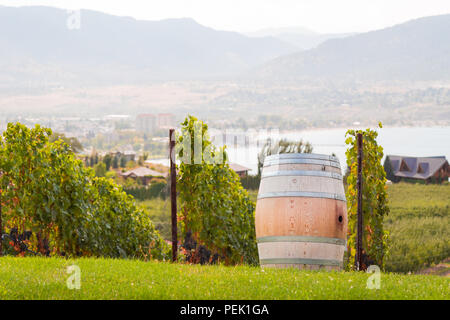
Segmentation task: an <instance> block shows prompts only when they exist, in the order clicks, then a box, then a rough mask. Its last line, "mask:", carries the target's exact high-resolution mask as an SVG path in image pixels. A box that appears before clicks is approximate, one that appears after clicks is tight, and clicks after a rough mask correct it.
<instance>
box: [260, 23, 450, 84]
mask: <svg viewBox="0 0 450 320" xmlns="http://www.w3.org/2000/svg"><path fill="white" fill-rule="evenodd" d="M448 30H450V15H440V16H432V17H425V18H420V19H416V20H411V21H409V22H406V23H403V24H400V25H396V26H393V27H390V28H386V29H382V30H377V31H372V32H367V33H362V34H357V35H353V36H349V37H346V38H342V39H331V40H327V41H325V42H324V43H323V44H321V45H319V46H318V47H317V48H315V49H311V50H308V51H305V52H300V53H295V54H291V55H288V56H285V57H280V58H276V59H274V60H273V61H271V62H269V63H267V64H265V65H264V66H262V67H261V68H259V69H257V70H255V76H256V77H259V78H267V79H269V78H270V79H274V78H276V79H282V80H287V79H305V78H316V79H317V78H319V79H320V78H328V79H332V80H337V79H352V80H355V81H358V80H367V79H369V80H412V81H414V80H421V81H426V80H449V79H450V59H449V56H450V33H449V32H448Z"/></svg>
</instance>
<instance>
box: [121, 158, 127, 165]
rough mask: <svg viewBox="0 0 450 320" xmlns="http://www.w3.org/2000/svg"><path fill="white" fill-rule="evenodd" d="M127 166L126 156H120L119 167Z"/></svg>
mask: <svg viewBox="0 0 450 320" xmlns="http://www.w3.org/2000/svg"><path fill="white" fill-rule="evenodd" d="M126 166H127V158H125V157H120V167H121V168H125V167H126Z"/></svg>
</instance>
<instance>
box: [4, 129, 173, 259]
mask: <svg viewBox="0 0 450 320" xmlns="http://www.w3.org/2000/svg"><path fill="white" fill-rule="evenodd" d="M50 135H51V130H50V129H45V128H41V127H40V126H39V125H36V126H35V128H33V129H28V128H27V127H26V126H24V125H21V124H19V123H17V124H11V123H10V124H8V128H7V130H6V131H5V132H4V133H3V136H2V137H1V138H0V167H1V168H2V175H1V177H0V189H1V191H2V199H1V200H2V205H3V210H2V211H3V212H2V218H3V221H4V225H5V231H6V232H7V233H8V232H10V231H11V230H13V229H14V228H16V229H17V232H18V233H23V232H25V231H31V232H32V237H31V238H30V240H28V245H29V248H31V249H33V250H36V251H39V252H40V253H42V254H45V255H51V254H66V255H73V256H78V255H88V256H92V255H93V256H107V257H148V256H150V255H151V256H153V257H156V258H165V257H166V255H167V250H168V247H167V245H166V244H165V242H164V241H163V240H162V239H161V237H160V236H159V234H158V232H156V231H155V229H154V227H153V224H152V223H151V222H150V220H149V219H148V216H147V215H146V214H145V212H143V210H142V209H139V208H137V207H136V205H135V203H134V200H133V198H132V197H131V196H129V195H127V194H126V193H125V192H123V190H122V189H121V187H119V186H117V185H116V184H115V183H114V182H113V181H112V180H111V179H106V178H103V177H95V175H94V170H92V169H90V168H86V167H84V166H83V164H82V162H81V161H80V160H77V159H76V157H75V155H74V153H73V152H72V151H71V149H70V147H69V146H68V145H67V144H66V143H64V142H63V141H61V140H57V141H55V142H49V139H48V137H49V136H50Z"/></svg>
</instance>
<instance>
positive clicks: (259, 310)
mask: <svg viewBox="0 0 450 320" xmlns="http://www.w3.org/2000/svg"><path fill="white" fill-rule="evenodd" d="M214 312H216V313H224V314H227V315H259V314H269V310H268V309H267V306H266V305H258V304H255V305H249V304H226V305H224V307H223V308H220V309H219V308H215V307H202V306H193V305H189V304H188V305H187V306H186V307H181V309H180V314H181V315H194V314H195V315H206V316H208V318H209V317H211V316H212V315H213V313H214Z"/></svg>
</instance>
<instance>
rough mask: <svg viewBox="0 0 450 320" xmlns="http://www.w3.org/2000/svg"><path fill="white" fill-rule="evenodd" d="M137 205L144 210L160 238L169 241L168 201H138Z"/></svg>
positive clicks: (156, 199) (158, 199)
mask: <svg viewBox="0 0 450 320" xmlns="http://www.w3.org/2000/svg"><path fill="white" fill-rule="evenodd" d="M138 203H139V204H140V205H142V206H143V207H144V208H145V209H146V211H147V212H148V215H149V217H150V220H151V221H152V222H153V224H154V225H155V228H156V230H158V231H159V233H160V234H161V236H162V237H163V238H164V239H166V240H170V239H171V230H172V224H171V220H170V217H171V216H170V212H171V211H170V200H169V199H166V200H163V199H161V198H155V199H151V200H145V201H138Z"/></svg>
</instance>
